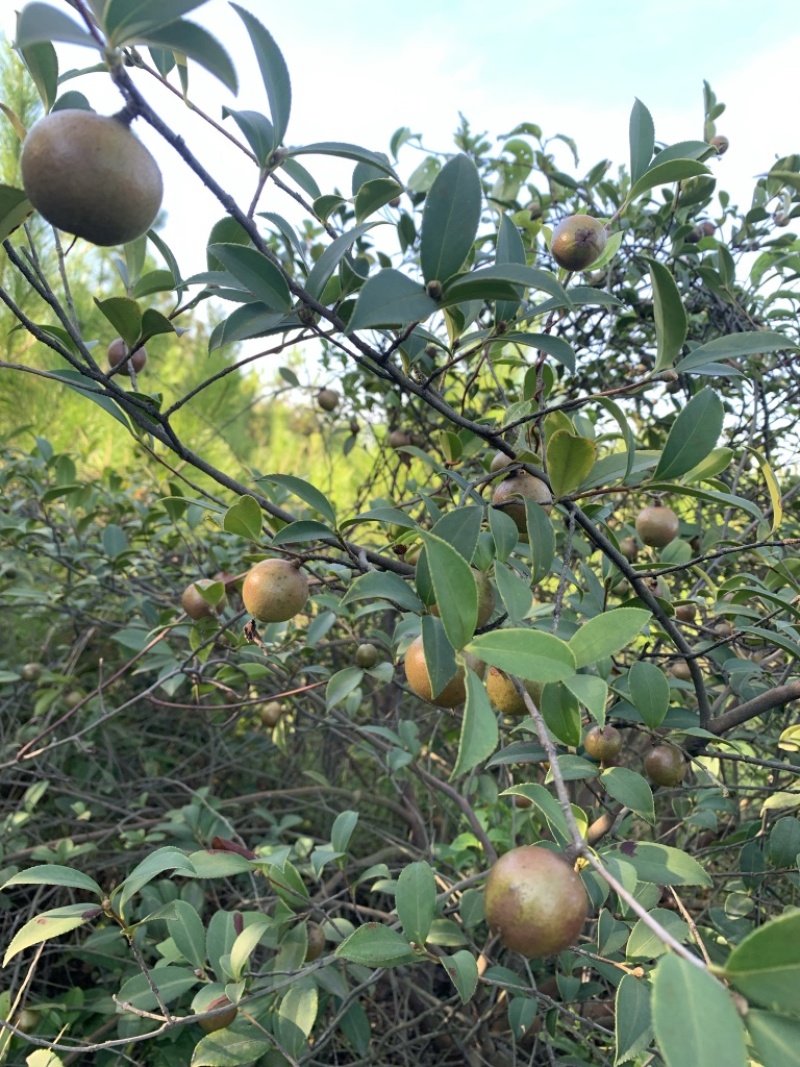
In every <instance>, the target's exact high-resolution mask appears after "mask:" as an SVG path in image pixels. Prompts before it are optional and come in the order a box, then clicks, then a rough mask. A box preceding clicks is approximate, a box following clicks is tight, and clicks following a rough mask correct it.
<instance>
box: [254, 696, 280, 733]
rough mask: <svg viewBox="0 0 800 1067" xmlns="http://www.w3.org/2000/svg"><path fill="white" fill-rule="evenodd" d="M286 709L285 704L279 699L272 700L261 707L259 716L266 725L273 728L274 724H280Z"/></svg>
mask: <svg viewBox="0 0 800 1067" xmlns="http://www.w3.org/2000/svg"><path fill="white" fill-rule="evenodd" d="M285 710H286V709H285V708H284V706H283V704H280V703H279V702H278V701H277V700H270V701H268V702H267V703H266V704H262V706H261V707H260V708H259V710H258V717H259V719H261V722H262V723H263V724H264V726H268V727H269V728H270V729H272V727H273V726H277V725H278V723H279V722H280V720H281V718H282V717H283V713H284V711H285Z"/></svg>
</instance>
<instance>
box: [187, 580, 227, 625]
mask: <svg viewBox="0 0 800 1067" xmlns="http://www.w3.org/2000/svg"><path fill="white" fill-rule="evenodd" d="M214 584H215V582H214V580H213V578H198V579H197V581H196V582H192V584H191V585H187V586H186V588H185V589H184V591H183V592H182V593H181V607H182V608H183V610H184V611H185V612H186V614H187V615H188V616H189V618H190V619H207V618H208V617H209V616H211V615H213V614H214V612H215V611H217V612H220V611H222V609H223V608H224V606H225V597H224V596H223V598H222V600H220V602H219V603H218V604H217V606H216V608H212V607H211V605H210V604H209V603H208V602H207V601H205V600H203V597H202V596H201V595H200V593H199V592H198V588H199V589H207V588H208V587H209V586H210V585H214Z"/></svg>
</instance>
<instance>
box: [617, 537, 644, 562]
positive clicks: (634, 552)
mask: <svg viewBox="0 0 800 1067" xmlns="http://www.w3.org/2000/svg"><path fill="white" fill-rule="evenodd" d="M619 550H620V552H621V553H622V555H623V556H624V557H625V559H626V560H627V561H628V562H629V563H633V561H634V560H635V559H636V557H637V556H638V555H639V546H638V545H637V543H636V538H635V537H623V538H622V540H621V541H620V543H619Z"/></svg>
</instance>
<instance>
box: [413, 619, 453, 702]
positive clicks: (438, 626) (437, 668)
mask: <svg viewBox="0 0 800 1067" xmlns="http://www.w3.org/2000/svg"><path fill="white" fill-rule="evenodd" d="M422 648H423V653H424V656H425V666H426V667H427V669H428V678H429V679H430V683H431V694H432V696H433V698H434V699H435V698H436V697H437V696H438V695H439V694H440V693H441V691H442V690H443V689H444V688H445V686H447V685H448V684H449V683H450V681H451V680H452V679H453V678H455V676H456V673H457V671H458V664H457V663H456V657H455V652H454V651H453V646H452V645H451V644H450V642H449V641H448V640H447V635H446V634H445V632H444V626H443V625H442V620H441V619H437V618H434V617H433V616H432V615H424V616H423V618H422Z"/></svg>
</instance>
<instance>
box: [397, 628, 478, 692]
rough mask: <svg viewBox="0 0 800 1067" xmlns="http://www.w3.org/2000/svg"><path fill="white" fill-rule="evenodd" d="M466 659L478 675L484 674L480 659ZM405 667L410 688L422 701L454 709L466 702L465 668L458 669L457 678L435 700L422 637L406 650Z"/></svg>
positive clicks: (472, 657) (466, 656)
mask: <svg viewBox="0 0 800 1067" xmlns="http://www.w3.org/2000/svg"><path fill="white" fill-rule="evenodd" d="M464 659H465V660H466V661H467V663H468V664H469V666H470V668H471V669H472V670H473V671H475V673H476V674H479V675H482V674H483V671H484V669H485V665H484V664H483V663H482V662H481V661H480V660H479V659H476V658H475V657H474V656H470V655H465V656H464ZM403 665H404V666H405V669H406V681H407V682H408V684H409V686H410V688H411V689H413V691H414V692H415V693H416V694H417V696H418V697H422V699H423V700H427V701H428V703H430V704H435V705H436V706H437V707H439V708H454V707H455V706H456V705H457V704H461V703H463V701H464V700H466V698H467V686H466V681H465V677H466V674H465V671H464V668H463V667H459V668H458V670H457V671H456V673H455V676H454V677H453V678H451V680H450V681H449V682H448V683H447V685H446V686H445V687H444V689H443V690H442V691H441V693H439V694H438V695H437V696H436V698H435V699H434V698H433V695H432V694H433V690H432V689H431V680H430V677H429V675H428V665H427V663H426V662H425V652H424V650H423V647H422V637H421V636H420V637H415V638H414V640H413V641H412V642H411V644H410V645H409V646H408V648H407V649H406V654H405V657H404V659H403Z"/></svg>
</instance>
